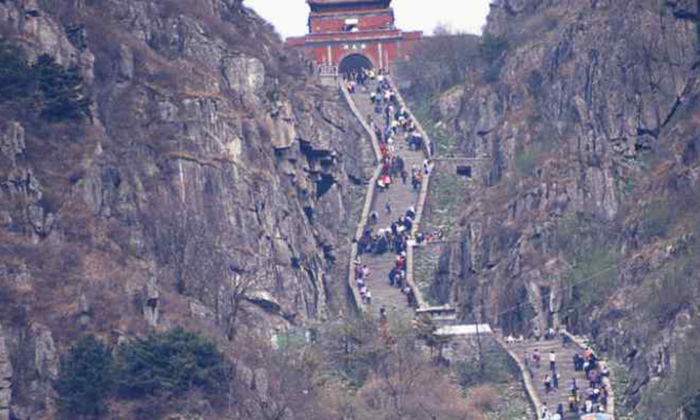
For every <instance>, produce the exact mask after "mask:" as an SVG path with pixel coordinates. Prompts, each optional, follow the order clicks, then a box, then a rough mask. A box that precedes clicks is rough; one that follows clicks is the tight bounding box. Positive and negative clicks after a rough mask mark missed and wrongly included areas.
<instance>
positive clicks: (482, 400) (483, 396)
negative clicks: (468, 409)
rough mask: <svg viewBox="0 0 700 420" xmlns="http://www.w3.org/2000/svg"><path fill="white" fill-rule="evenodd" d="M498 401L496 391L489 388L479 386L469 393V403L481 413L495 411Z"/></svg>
mask: <svg viewBox="0 0 700 420" xmlns="http://www.w3.org/2000/svg"><path fill="white" fill-rule="evenodd" d="M498 400H499V395H498V391H496V390H495V389H493V388H491V387H490V386H480V387H477V388H474V389H473V390H471V392H470V393H469V403H470V404H472V405H473V406H474V407H475V408H476V409H477V410H478V411H481V412H493V411H496V408H497V406H498Z"/></svg>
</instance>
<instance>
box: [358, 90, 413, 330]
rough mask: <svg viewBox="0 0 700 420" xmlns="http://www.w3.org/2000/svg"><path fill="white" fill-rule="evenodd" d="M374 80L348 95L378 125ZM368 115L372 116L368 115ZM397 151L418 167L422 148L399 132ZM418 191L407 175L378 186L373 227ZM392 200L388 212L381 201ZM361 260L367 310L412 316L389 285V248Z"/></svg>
mask: <svg viewBox="0 0 700 420" xmlns="http://www.w3.org/2000/svg"><path fill="white" fill-rule="evenodd" d="M376 88H377V84H376V83H368V85H367V89H368V90H367V91H365V90H364V89H363V88H362V87H360V86H358V87H357V89H356V92H355V93H354V94H352V95H351V97H352V100H353V102H354V103H355V106H356V107H357V109H358V111H359V113H360V114H361V115H362V116H363V118H364V120H365V122H366V123H367V124H368V125H369V124H370V123H371V122H372V120H374V122H375V123H376V124H377V126H379V127H383V126H384V120H383V119H384V115H383V114H382V115H377V114H375V113H374V107H373V105H372V102H371V101H370V99H369V92H371V90H373V89H376ZM370 118H371V119H370ZM394 145H395V148H396V154H398V155H399V156H401V157H402V158H403V160H404V162H405V164H406V168H407V171H408V172H409V173H410V169H411V167H412V166H413V165H415V166H416V167H418V168H421V167H422V165H423V160H424V159H425V155H424V154H423V152H421V151H415V150H410V149H409V148H408V147H407V145H406V142H405V139H404V136H403V135H401V134H399V136H397V139H396V140H395V143H394ZM418 196H419V191H418V190H415V191H414V190H413V188H412V187H411V182H410V179H409V180H408V181H407V182H406V184H403V183H402V182H401V178H396V179H394V180H393V182H392V184H391V187H390V188H389V189H388V190H387V191H385V192H379V190H377V191H376V192H375V195H374V199H373V202H372V211H376V212H377V213H378V214H379V220H378V222H377V223H376V225H374V227H375V228H386V227H389V226H391V223H392V222H393V221H394V220H396V219H397V218H399V217H400V216H402V215H404V214H405V212H406V210H407V209H408V208H409V207H410V206H414V207H415V206H417V204H418ZM387 201H388V202H390V203H391V208H392V212H391V213H390V214H387V212H386V210H385V208H384V205H385V203H386V202H387ZM360 257H361V259H362V264H367V266H368V267H369V268H370V270H371V272H372V275H371V277H370V279H369V281H368V282H367V285H368V287H369V289H370V291H371V292H372V304H371V307H370V311H371V312H372V313H375V314H378V312H379V308H380V307H382V306H383V307H385V308H386V310H387V313H388V314H389V316H390V317H391V316H399V317H402V318H412V317H413V310H412V309H411V308H410V307H409V306H408V299H407V297H406V295H404V294H403V293H401V291H400V290H399V289H398V288H396V287H392V286H390V285H389V272H390V271H391V269H392V268H393V267H394V265H395V260H396V255H395V254H394V253H392V252H388V253H385V254H383V255H373V254H363V255H361V256H360Z"/></svg>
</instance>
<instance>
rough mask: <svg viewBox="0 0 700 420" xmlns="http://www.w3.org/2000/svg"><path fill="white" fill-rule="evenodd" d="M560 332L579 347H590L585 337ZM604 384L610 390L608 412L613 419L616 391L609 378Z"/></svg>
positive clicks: (565, 331)
mask: <svg viewBox="0 0 700 420" xmlns="http://www.w3.org/2000/svg"><path fill="white" fill-rule="evenodd" d="M559 333H560V334H561V335H562V336H565V337H566V338H568V339H569V340H571V342H572V343H574V344H575V345H576V346H578V347H579V349H581V350H585V349H586V348H588V347H590V346H589V345H588V344H587V343H586V342H585V341H583V339H581V338H580V337H576V336H575V335H573V334H571V333H570V332H569V331H567V330H561V331H559ZM603 384H604V385H605V388H607V390H608V406H607V407H606V408H607V414H609V415H610V416H611V417H612V419H613V420H614V419H615V392H614V391H613V388H612V385H611V383H610V379H609V378H605V380H604V381H603Z"/></svg>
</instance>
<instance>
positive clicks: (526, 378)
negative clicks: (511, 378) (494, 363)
mask: <svg viewBox="0 0 700 420" xmlns="http://www.w3.org/2000/svg"><path fill="white" fill-rule="evenodd" d="M496 337H497V339H496V342H497V343H498V344H499V345H500V346H501V347H503V350H505V352H506V353H508V356H510V358H511V359H513V361H514V362H515V364H516V365H518V369H519V370H520V373H521V374H522V380H523V385H524V386H525V392H526V393H527V397H528V400H530V405H531V406H532V408H533V409H534V410H535V415H536V420H539V419H541V418H542V400H540V396H539V395H537V389H536V388H535V385H534V384H533V383H532V377H531V376H530V372H529V371H528V370H527V369H526V368H525V365H523V362H521V361H520V359H519V358H518V356H517V355H516V354H515V353H513V350H511V349H510V348H509V347H508V345H507V344H506V343H505V342H504V341H503V336H502V335H501V334H496Z"/></svg>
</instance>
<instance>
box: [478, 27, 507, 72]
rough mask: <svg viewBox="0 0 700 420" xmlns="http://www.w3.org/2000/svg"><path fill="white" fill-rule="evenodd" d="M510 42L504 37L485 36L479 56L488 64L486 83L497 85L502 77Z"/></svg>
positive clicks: (480, 44)
mask: <svg viewBox="0 0 700 420" xmlns="http://www.w3.org/2000/svg"><path fill="white" fill-rule="evenodd" d="M508 48H509V45H508V40H507V39H506V38H504V37H500V36H493V35H490V34H485V35H484V36H483V37H481V42H480V43H479V55H480V56H481V58H482V59H483V60H484V61H485V62H486V70H485V71H484V81H485V82H486V83H496V82H497V81H498V80H499V79H500V77H501V69H502V68H503V58H504V56H505V53H506V52H507V51H508Z"/></svg>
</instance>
